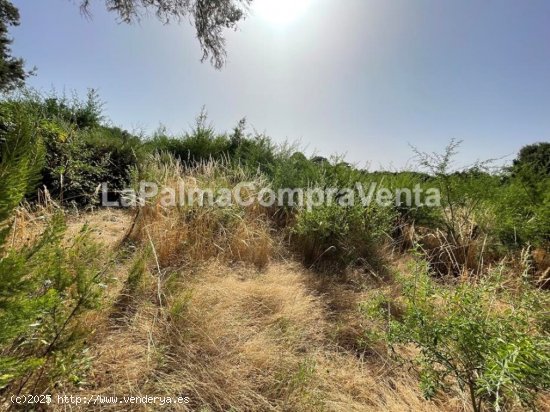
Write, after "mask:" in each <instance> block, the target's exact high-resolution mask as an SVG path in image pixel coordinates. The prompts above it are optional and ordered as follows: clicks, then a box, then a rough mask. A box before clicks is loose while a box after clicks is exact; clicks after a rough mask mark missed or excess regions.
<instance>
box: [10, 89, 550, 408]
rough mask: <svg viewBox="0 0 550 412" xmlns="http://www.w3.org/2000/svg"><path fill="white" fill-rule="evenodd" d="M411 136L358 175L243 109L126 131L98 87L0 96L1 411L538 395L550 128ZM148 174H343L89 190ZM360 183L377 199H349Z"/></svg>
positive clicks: (132, 183) (548, 367)
mask: <svg viewBox="0 0 550 412" xmlns="http://www.w3.org/2000/svg"><path fill="white" fill-rule="evenodd" d="M413 150H414V151H415V153H416V156H417V160H418V165H417V168H416V169H414V170H405V171H369V170H361V169H358V168H356V167H354V166H353V165H350V164H347V163H345V162H343V161H342V160H341V159H339V158H332V159H325V158H322V157H313V158H308V157H306V156H305V155H304V154H303V153H302V152H300V151H299V150H298V148H296V147H294V146H293V145H289V144H285V145H281V144H276V143H274V142H273V141H272V140H271V139H269V138H268V137H267V136H264V135H258V134H251V133H249V132H248V131H247V128H246V122H245V121H241V122H239V124H238V125H237V126H236V127H235V129H234V130H233V131H231V132H228V133H224V134H219V133H217V132H215V130H214V129H213V127H212V126H210V125H209V124H208V120H207V118H206V115H205V113H204V112H203V113H202V114H201V115H200V116H199V117H198V119H197V122H196V126H195V127H194V128H193V129H192V130H191V131H190V132H188V133H186V134H184V135H182V136H170V135H167V133H166V132H165V131H163V130H159V131H157V132H156V133H155V134H154V135H153V136H135V135H132V134H131V133H129V132H127V131H124V130H121V129H119V128H116V127H113V126H110V125H109V124H108V123H107V122H105V120H104V119H103V118H102V112H101V104H100V103H99V100H98V98H97V96H96V95H95V94H94V93H90V95H89V96H88V99H87V100H85V101H80V100H78V99H66V98H62V97H56V96H49V97H42V96H39V95H36V94H32V93H27V94H25V95H22V96H19V97H13V98H10V99H5V100H4V101H2V102H0V408H1V409H13V410H17V409H28V410H42V409H48V410H49V409H52V410H65V409H67V408H68V407H67V405H60V404H57V403H56V396H57V395H61V394H74V395H76V394H79V395H82V396H84V395H86V396H91V395H101V396H106V397H109V396H120V397H122V396H147V395H149V396H171V397H176V396H183V397H188V401H189V402H188V403H183V404H177V405H175V404H174V405H165V406H163V407H161V406H159V405H158V404H157V405H154V404H138V405H131V406H130V405H120V404H112V405H108V404H104V405H102V408H103V409H105V410H159V409H167V410H195V411H199V410H200V411H226V410H233V411H269V410H274V411H314V410H315V411H316V410H319V411H321V410H328V411H331V410H332V411H371V410H377V411H378V410H379V411H404V410H415V411H416V410H418V411H420V410H422V411H424V410H427V411H429V410H433V411H437V410H447V411H463V410H466V411H475V412H477V411H486V410H495V411H503V410H510V411H516V410H518V411H519V410H533V409H534V410H550V396H549V393H548V390H549V389H550V339H549V326H550V318H549V313H548V310H549V298H548V288H549V287H550V144H549V143H539V144H533V145H531V146H527V147H525V148H523V149H522V150H521V152H520V153H518V155H517V158H516V160H515V161H514V163H513V164H512V165H511V166H509V167H499V168H497V167H493V165H492V164H491V163H490V162H478V163H476V164H474V165H471V166H468V167H463V168H460V169H457V168H456V167H454V164H453V156H454V154H455V153H456V151H457V150H459V145H458V142H451V143H450V144H449V146H448V147H447V148H446V149H445V150H444V151H443V153H442V154H430V153H423V152H421V151H420V150H418V149H413ZM142 181H147V182H150V183H156V184H158V185H159V186H160V187H177V186H178V185H180V184H181V183H184V184H185V191H186V193H187V192H193V191H195V190H199V189H202V190H205V189H210V190H220V189H223V188H231V187H234V186H236V185H239V184H240V183H243V182H248V183H254V185H249V186H247V189H246V190H245V192H244V196H245V197H247V198H250V199H253V198H257V197H258V196H260V195H261V193H258V192H257V191H258V190H260V189H261V188H269V189H272V190H273V191H274V192H276V193H280V192H279V191H280V190H294V189H299V188H301V189H310V190H313V189H315V190H326V189H327V188H340V189H342V190H336V191H333V192H330V194H329V197H330V202H325V203H323V204H315V205H313V206H311V205H303V204H302V205H300V204H296V203H293V202H289V201H287V202H281V203H280V204H279V203H277V204H275V205H272V204H271V205H265V204H263V203H262V202H259V203H258V202H251V204H250V205H249V206H243V205H239V204H230V205H220V204H201V202H195V203H192V204H179V205H177V206H176V207H171V206H169V205H167V204H166V203H165V199H164V198H163V196H162V195H161V194H160V193H159V194H157V195H155V196H149V197H148V198H147V199H146V200H144V201H142V202H137V203H136V204H135V205H134V206H133V207H130V208H127V209H119V208H116V209H107V208H103V207H101V204H100V202H101V200H102V193H101V188H102V184H103V183H107V184H108V187H109V193H108V198H109V200H110V201H118V200H121V199H124V197H125V196H126V195H127V192H125V191H124V189H128V188H138V187H139V185H140V182H142ZM358 184H359V186H360V187H365V188H368V187H370V186H372V185H373V184H376V187H377V188H378V189H387V190H386V191H387V193H389V195H388V196H389V198H388V199H387V201H386V202H384V203H383V204H380V203H377V202H372V203H369V204H364V203H362V202H349V201H346V198H347V197H348V198H349V196H351V195H352V194H357V193H356V192H357V191H358V190H359V186H358ZM344 188H350V190H351V192H345V191H344ZM403 189H410V190H411V192H414V191H415V190H417V191H418V190H421V191H422V193H424V194H423V195H420V200H422V201H423V202H424V201H425V200H426V195H425V194H426V193H427V191H428V189H431V190H434V189H436V190H437V191H438V192H439V193H440V194H441V202H440V204H439V205H437V206H433V205H432V206H421V205H418V204H416V205H415V204H408V202H407V201H406V196H405V197H403V198H402V197H401V192H400V190H401V191H402V190H403ZM260 197H261V196H260ZM287 200H288V198H287ZM425 203H426V202H425ZM15 394H18V395H27V394H35V395H40V394H49V395H52V396H53V403H52V404H50V405H28V404H27V405H14V404H12V403H11V401H10V398H11V396H12V395H15ZM71 407H72V408H73V409H77V410H80V409H82V410H95V409H98V407H97V406H96V407H94V406H93V405H85V404H81V405H72V406H71ZM94 408H95V409H94Z"/></svg>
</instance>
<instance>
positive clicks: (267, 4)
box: [253, 0, 311, 25]
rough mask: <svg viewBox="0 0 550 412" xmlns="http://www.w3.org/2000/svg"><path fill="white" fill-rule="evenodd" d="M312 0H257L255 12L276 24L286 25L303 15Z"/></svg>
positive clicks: (254, 3) (254, 7)
mask: <svg viewBox="0 0 550 412" xmlns="http://www.w3.org/2000/svg"><path fill="white" fill-rule="evenodd" d="M310 3H311V0H255V1H254V2H253V10H254V14H256V15H258V16H260V17H261V18H263V19H265V20H267V21H269V22H270V23H272V24H276V25H285V24H288V23H291V22H293V21H294V20H296V19H297V18H299V17H300V16H302V15H303V14H304V13H305V12H306V10H307V8H308V6H309V5H310Z"/></svg>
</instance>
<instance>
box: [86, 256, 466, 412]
mask: <svg viewBox="0 0 550 412" xmlns="http://www.w3.org/2000/svg"><path fill="white" fill-rule="evenodd" d="M145 276H146V279H148V282H149V292H150V293H143V294H142V295H141V298H140V297H136V299H137V300H136V302H135V303H136V308H137V310H136V312H135V313H132V314H131V315H130V316H128V318H127V321H126V323H125V324H124V325H122V326H121V325H120V324H117V325H118V326H116V327H115V328H114V330H113V331H112V332H111V333H109V334H108V335H107V336H106V337H105V339H103V340H101V341H100V342H99V344H98V345H97V346H96V348H95V350H94V353H95V356H96V360H95V362H94V364H93V367H92V371H93V372H92V375H91V376H90V377H89V380H88V381H89V382H90V385H89V386H88V387H86V388H84V389H85V393H95V394H105V395H112V394H127V395H144V394H147V395H157V396H161V395H163V396H174V395H184V396H188V397H189V398H190V399H191V403H190V404H189V405H180V406H178V407H177V408H176V407H175V408H174V410H194V411H196V410H205V411H224V410H237V411H269V410H273V411H315V410H319V411H321V410H328V411H367V410H368V411H371V410H377V411H404V410H426V411H430V410H433V411H436V410H441V408H443V409H446V410H458V409H455V408H454V407H451V406H452V404H451V403H449V402H447V404H443V403H441V402H439V403H433V402H427V401H424V400H423V399H422V397H421V394H420V392H419V390H418V384H417V381H416V380H415V377H414V376H413V375H411V373H410V372H409V371H400V370H399V369H393V368H394V367H395V365H391V364H389V363H387V361H386V360H385V359H383V358H381V357H380V356H379V355H376V354H366V355H364V356H359V353H358V352H357V351H356V350H353V349H351V348H344V347H342V346H341V345H340V344H339V342H338V340H335V339H334V330H335V329H336V328H338V327H339V325H340V324H341V322H342V321H343V319H344V318H346V317H350V316H352V315H353V314H355V315H358V313H357V307H356V305H355V302H359V301H360V300H361V299H362V298H364V297H365V296H366V292H364V291H360V290H359V289H357V288H355V289H353V288H351V289H350V288H349V287H344V288H342V289H340V290H339V291H337V292H335V294H334V295H332V296H327V295H326V294H325V293H324V292H322V291H321V290H320V289H319V288H318V287H317V286H318V285H319V284H320V283H321V284H323V283H324V282H323V281H322V280H321V279H320V278H318V276H319V275H316V274H313V273H310V272H308V271H305V270H304V269H302V268H301V267H300V266H299V265H296V264H289V263H272V264H271V265H270V266H269V267H268V268H267V269H265V270H263V271H258V270H257V269H255V268H253V267H251V266H248V265H237V266H232V267H231V266H227V264H224V263H221V262H219V261H210V262H206V263H204V264H203V265H200V266H199V267H193V268H189V269H188V270H185V271H180V272H176V273H174V274H172V275H171V276H169V277H167V278H166V279H165V280H164V282H163V286H162V287H163V293H164V295H165V296H166V300H164V303H163V305H162V306H159V305H158V302H156V301H155V299H154V295H155V293H154V291H155V289H156V287H157V285H156V282H155V280H154V277H153V276H151V275H150V274H145ZM344 289H346V291H344ZM336 296H340V297H341V298H342V299H350V302H346V301H342V302H340V303H339V305H340V306H339V307H338V308H337V307H336V306H334V305H335V302H334V301H333V299H337V297H336ZM337 310H338V311H340V316H339V317H335V316H334V314H335V311H337ZM455 402H456V401H455ZM178 408H179V409H178ZM231 408H233V409H231ZM138 409H141V410H155V407H153V406H149V407H147V406H144V405H141V406H140V408H138ZM114 410H120V408H119V407H117V408H114Z"/></svg>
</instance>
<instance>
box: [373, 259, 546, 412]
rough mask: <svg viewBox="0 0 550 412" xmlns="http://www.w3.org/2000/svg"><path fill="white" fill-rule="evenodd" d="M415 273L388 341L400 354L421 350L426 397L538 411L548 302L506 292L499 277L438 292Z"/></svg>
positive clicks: (421, 272) (528, 292)
mask: <svg viewBox="0 0 550 412" xmlns="http://www.w3.org/2000/svg"><path fill="white" fill-rule="evenodd" d="M412 271H413V276H409V277H406V278H402V283H403V295H404V296H403V301H402V302H401V303H402V310H401V313H400V316H399V317H393V318H392V317H390V318H389V322H388V324H387V329H386V330H385V336H386V338H387V340H388V343H389V345H390V347H391V348H392V349H393V350H394V351H395V353H398V351H397V349H398V348H399V347H401V346H402V345H413V346H414V347H416V348H418V349H419V354H418V356H416V357H415V358H414V360H413V361H412V362H413V365H414V366H415V367H416V368H418V372H419V376H420V382H421V387H422V389H423V391H424V394H425V395H426V397H428V398H429V397H433V396H434V395H435V394H436V393H437V392H438V391H439V390H440V389H444V388H450V387H453V386H454V385H456V386H458V388H459V389H460V390H461V391H464V392H465V393H466V394H467V396H468V397H469V399H470V402H471V405H472V408H473V410H474V411H476V412H478V411H481V410H483V409H484V407H485V406H487V407H490V408H492V409H494V410H496V411H500V410H503V409H507V407H509V406H511V405H513V404H518V403H519V404H522V405H524V406H529V407H534V401H535V398H536V394H537V393H538V392H539V391H541V390H548V389H549V388H550V355H549V353H550V352H549V349H550V340H549V337H548V331H547V329H546V326H545V322H544V307H545V304H547V303H548V301H547V300H548V299H547V296H545V295H544V294H542V293H540V292H537V291H536V290H533V289H531V288H530V287H529V286H528V285H522V289H521V290H519V291H507V290H506V289H504V288H502V287H501V284H502V282H501V280H500V275H499V274H500V271H496V272H494V273H493V274H492V275H491V276H488V277H487V278H484V279H481V280H479V281H477V282H476V283H475V284H471V283H469V282H462V283H459V284H458V285H456V286H454V287H453V286H450V287H449V286H443V285H439V284H437V283H436V282H435V281H434V280H433V279H432V278H431V276H430V273H429V270H428V266H427V264H426V263H425V262H420V263H418V262H417V263H416V264H415V266H414V267H413V268H412ZM546 307H547V306H546ZM379 315H380V316H381V318H383V319H387V313H386V312H385V311H382V310H381V311H380V312H379ZM401 359H404V358H403V357H402V358H401Z"/></svg>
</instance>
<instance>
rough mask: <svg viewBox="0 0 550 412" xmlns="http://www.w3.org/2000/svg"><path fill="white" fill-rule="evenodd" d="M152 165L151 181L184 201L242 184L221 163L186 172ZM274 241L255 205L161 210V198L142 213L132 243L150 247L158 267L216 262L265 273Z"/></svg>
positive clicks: (176, 165)
mask: <svg viewBox="0 0 550 412" xmlns="http://www.w3.org/2000/svg"><path fill="white" fill-rule="evenodd" d="M153 160H154V162H153V163H152V165H151V166H149V171H150V173H151V174H152V176H149V178H153V180H154V181H156V182H157V183H158V184H159V185H161V186H162V187H169V188H179V187H184V188H185V190H184V191H181V193H183V195H184V196H185V197H186V198H187V195H188V193H190V192H192V191H193V190H194V189H197V188H200V189H208V188H211V189H215V188H219V187H226V188H231V187H232V184H234V182H235V181H239V180H244V179H245V176H239V175H236V173H237V172H235V171H231V172H229V171H228V170H227V169H225V167H224V166H223V165H222V164H219V163H212V162H211V163H206V164H203V165H200V166H198V167H194V168H185V167H183V166H182V165H181V163H179V162H178V161H175V160H173V159H172V160H169V161H168V163H165V162H161V161H160V159H153ZM258 187H261V184H258ZM248 195H253V193H249V194H248ZM178 196H179V194H178ZM246 196H247V195H246V194H244V190H243V197H246ZM272 235H273V234H272V231H271V227H270V223H269V220H268V218H267V211H266V210H263V209H262V208H261V207H258V206H257V205H255V206H251V207H246V208H245V207H238V206H233V207H219V206H215V205H214V206H200V205H199V204H197V203H195V204H194V205H183V206H180V207H170V206H167V207H165V206H163V197H162V195H159V196H157V197H156V198H155V199H152V200H151V201H150V202H148V203H147V204H146V205H145V206H143V207H142V208H141V209H140V211H139V215H138V218H137V221H136V225H135V228H134V231H133V234H132V238H133V239H135V240H138V241H139V242H141V243H144V244H147V243H150V244H152V246H153V247H154V250H155V253H156V256H157V258H158V261H159V265H160V266H161V267H169V266H176V265H179V264H181V263H182V262H200V261H205V260H208V259H211V258H214V257H216V258H223V259H225V260H227V261H235V262H247V263H252V264H254V265H256V266H257V267H265V266H266V265H267V263H268V262H269V259H270V257H271V256H273V254H274V253H275V242H274V240H273V236H272Z"/></svg>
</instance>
